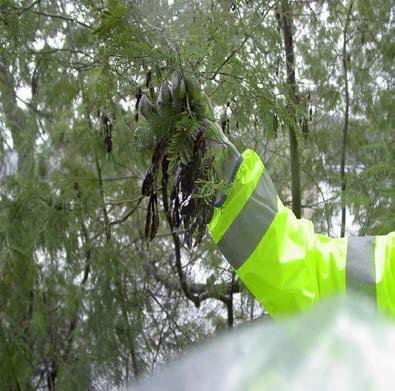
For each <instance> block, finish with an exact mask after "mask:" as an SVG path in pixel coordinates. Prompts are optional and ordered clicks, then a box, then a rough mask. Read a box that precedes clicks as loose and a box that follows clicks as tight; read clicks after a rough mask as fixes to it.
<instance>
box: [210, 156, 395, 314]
mask: <svg viewBox="0 0 395 391" xmlns="http://www.w3.org/2000/svg"><path fill="white" fill-rule="evenodd" d="M232 179H233V182H232V184H231V189H230V191H229V193H228V194H227V196H226V198H225V199H224V200H222V204H221V205H216V208H215V211H214V215H213V218H212V220H211V222H210V224H209V230H210V233H211V236H212V238H213V240H214V242H215V243H216V244H217V245H218V246H219V249H220V250H221V252H222V253H223V255H224V256H225V258H226V259H227V260H228V261H229V263H230V264H231V265H232V266H233V268H234V269H235V270H236V272H237V274H238V276H239V277H240V279H241V280H242V281H243V283H244V284H245V285H246V286H247V288H248V289H249V290H250V291H251V293H252V294H253V295H254V296H255V297H256V298H257V299H258V300H259V301H260V303H261V304H262V305H263V306H264V307H265V309H266V310H267V311H268V312H269V313H270V314H271V315H272V316H273V317H277V316H282V315H287V314H290V313H294V312H298V311H300V310H302V309H304V308H307V307H310V306H311V305H312V304H314V303H315V302H316V301H318V300H320V299H323V298H325V297H330V296H333V295H336V294H344V293H345V292H346V291H348V290H355V291H359V292H362V293H363V294H365V295H368V296H371V297H373V298H374V299H375V300H376V302H377V305H378V306H379V307H380V308H381V309H382V310H383V311H384V312H387V313H390V314H392V315H395V234H394V233H392V234H389V235H387V236H383V237H363V238H362V237H361V238H349V239H348V238H339V239H332V238H329V237H326V236H323V235H319V234H315V233H314V228H313V224H312V223H311V222H310V221H309V220H305V219H296V217H295V216H294V214H293V213H292V211H291V210H290V209H288V208H286V207H284V205H283V204H282V202H281V201H280V199H279V198H278V195H277V192H276V190H275V188H274V186H273V183H272V181H271V179H270V177H269V175H268V174H267V172H266V170H265V167H264V165H263V163H262V161H261V160H260V158H259V157H258V155H257V154H256V153H255V152H254V151H252V150H246V151H245V152H244V153H243V155H242V160H241V162H239V164H237V165H236V167H235V175H234V177H233V178H232Z"/></svg>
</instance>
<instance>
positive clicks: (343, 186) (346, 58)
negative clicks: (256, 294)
mask: <svg viewBox="0 0 395 391" xmlns="http://www.w3.org/2000/svg"><path fill="white" fill-rule="evenodd" d="M352 7H353V1H352V0H351V2H350V5H349V7H348V12H347V16H346V21H345V24H344V29H343V49H342V63H343V77H344V104H345V106H344V125H343V139H342V151H341V164H340V178H341V205H342V217H341V228H340V236H341V237H342V238H343V237H344V235H345V233H346V200H345V196H346V154H347V139H348V122H349V121H348V118H349V111H350V94H349V90H348V64H349V62H350V59H349V54H348V53H347V40H348V37H347V34H348V27H349V24H350V16H351V12H352Z"/></svg>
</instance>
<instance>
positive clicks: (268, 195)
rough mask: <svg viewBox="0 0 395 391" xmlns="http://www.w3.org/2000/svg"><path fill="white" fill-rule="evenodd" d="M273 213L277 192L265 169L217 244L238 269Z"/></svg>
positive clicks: (270, 220) (269, 221)
mask: <svg viewBox="0 0 395 391" xmlns="http://www.w3.org/2000/svg"><path fill="white" fill-rule="evenodd" d="M276 213H277V192H276V189H275V188H274V185H273V182H272V180H271V179H270V177H269V175H268V173H267V172H266V170H264V171H263V173H262V175H261V177H260V179H259V182H258V184H257V186H256V188H255V190H254V192H253V193H252V195H251V197H250V198H249V199H248V201H247V202H246V204H245V205H244V207H243V209H242V210H241V211H240V213H239V214H238V215H237V217H236V218H235V220H234V221H233V223H232V225H231V226H230V227H229V228H228V230H227V231H226V232H225V234H224V236H223V237H222V239H221V240H220V241H219V243H218V246H219V249H220V250H221V252H222V254H224V256H225V258H226V259H227V260H228V262H229V263H230V264H231V265H232V266H233V267H234V268H235V269H238V268H239V267H240V266H241V265H242V264H243V263H244V262H245V261H246V260H247V259H248V257H249V256H250V254H251V253H252V252H253V251H254V250H255V248H256V246H257V245H258V243H259V242H260V240H261V239H262V236H263V235H264V234H265V232H266V231H267V229H268V228H269V226H270V224H271V223H272V221H273V219H274V216H275V215H276Z"/></svg>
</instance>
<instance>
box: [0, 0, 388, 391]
mask: <svg viewBox="0 0 395 391" xmlns="http://www.w3.org/2000/svg"><path fill="white" fill-rule="evenodd" d="M284 4H285V5H286V6H287V13H288V12H289V13H290V15H292V20H291V19H290V20H288V23H289V26H290V27H292V31H293V33H294V35H293V43H294V55H295V65H294V66H295V80H296V81H297V86H296V85H295V87H297V88H296V92H297V94H296V95H295V93H294V95H293V98H292V102H291V103H292V104H294V107H290V101H289V80H287V63H286V59H287V57H286V55H285V54H284V49H285V46H284V43H283V42H284V35H283V30H282V29H281V25H280V26H279V23H278V12H279V9H278V7H279V5H281V6H282V5H284ZM349 7H350V2H349V1H342V0H338V1H330V2H329V1H289V2H278V1H268V2H250V1H234V2H231V1H195V2H185V3H179V2H176V3H173V2H171V1H159V0H158V1H157V2H149V4H146V2H140V1H119V0H118V1H117V0H111V1H108V2H102V1H82V2H81V1H78V2H77V1H71V0H58V1H46V0H41V1H33V0H31V1H10V0H5V1H2V2H1V4H0V25H1V29H0V43H1V44H0V104H1V107H0V134H1V146H0V151H1V161H2V166H1V168H0V173H1V174H0V181H1V182H0V183H1V187H0V216H1V217H0V218H1V222H2V225H1V228H0V242H1V247H0V326H1V328H0V388H2V389H3V388H4V389H6V390H38V389H47V390H71V389H73V390H86V389H92V390H96V389H105V388H106V387H109V386H111V385H119V384H122V383H124V382H125V381H128V380H130V379H132V378H134V377H137V376H140V375H142V374H143V373H149V372H150V371H152V370H153V369H154V368H156V366H157V365H158V364H159V363H162V362H164V361H166V360H167V359H168V358H169V357H172V356H174V355H176V354H179V353H181V352H183V351H184V349H185V348H186V347H187V346H189V345H191V344H192V343H195V342H196V341H198V340H201V339H203V338H205V337H207V336H208V335H211V334H214V333H216V332H217V331H219V330H222V329H224V328H226V327H227V326H230V327H231V326H233V325H239V324H242V323H244V322H246V321H248V320H249V319H253V318H256V317H262V316H266V315H265V312H264V309H262V308H261V307H260V306H259V305H258V304H257V303H256V302H255V301H254V299H253V298H252V297H251V296H250V295H249V294H248V292H246V290H245V288H244V287H243V286H242V284H241V283H240V282H239V281H237V279H235V275H234V273H233V272H232V270H231V268H230V267H229V266H228V265H227V263H226V262H225V261H224V260H223V259H222V257H221V256H220V254H219V253H218V251H217V250H216V249H215V247H214V245H213V243H212V242H211V241H210V239H209V238H205V239H204V241H203V243H202V245H200V246H199V247H197V248H192V249H189V248H188V247H187V246H186V245H185V244H184V243H183V242H182V241H181V240H180V238H181V235H180V234H181V232H180V231H178V230H174V229H172V227H169V226H168V224H167V223H166V219H165V218H164V209H163V207H164V205H163V204H160V210H161V213H162V217H163V218H161V221H162V223H161V226H160V227H159V233H158V237H157V239H156V240H155V241H153V242H151V243H149V245H148V244H147V243H146V241H145V239H144V216H145V208H146V201H145V200H144V199H143V197H142V196H141V192H140V188H141V182H142V179H143V177H144V174H145V170H146V169H147V167H148V164H149V158H150V153H151V151H150V144H151V142H152V140H151V139H150V134H149V132H147V131H146V127H145V126H144V121H143V119H142V118H139V119H138V121H137V122H136V119H135V116H136V110H135V104H136V95H138V93H139V89H141V90H142V91H143V92H145V93H147V94H148V95H151V96H152V95H153V94H154V93H155V91H156V89H157V88H158V86H159V85H160V83H161V82H162V81H163V80H165V79H167V78H168V77H169V75H170V74H171V73H172V72H173V71H174V70H175V69H183V70H184V71H185V72H187V73H188V74H191V75H193V76H194V77H196V78H198V80H199V81H200V82H201V84H202V86H203V88H204V90H205V92H206V93H207V94H208V95H209V96H210V98H211V100H212V102H213V104H214V106H215V111H216V114H217V115H218V118H221V121H222V123H223V126H224V127H225V130H226V132H227V134H228V136H229V137H230V138H231V140H232V142H234V143H235V145H237V147H238V148H239V149H240V150H243V149H244V148H247V147H248V148H254V149H255V150H256V151H257V152H258V153H259V154H260V155H261V157H262V159H263V160H264V161H265V164H266V166H267V167H268V170H269V172H270V174H271V176H272V177H273V180H274V182H275V184H276V187H277V189H278V191H279V193H280V195H281V197H282V199H283V201H284V202H285V204H287V205H291V203H292V194H294V193H292V190H291V186H290V183H291V176H290V170H289V167H290V158H291V156H290V144H289V134H288V131H289V129H290V126H292V127H293V128H294V136H295V139H296V141H297V142H298V144H299V150H300V157H299V158H300V184H299V185H300V187H301V188H302V189H303V190H304V191H303V197H301V206H302V208H303V211H304V212H306V211H307V210H309V212H310V215H312V219H313V221H314V223H315V226H316V229H317V231H319V232H323V233H327V234H330V235H332V236H335V235H338V233H339V232H340V229H339V227H340V224H339V213H340V211H341V207H342V206H345V207H346V208H347V212H348V215H349V218H348V223H347V226H346V233H360V234H380V233H386V232H388V231H389V230H393V221H394V217H395V216H394V210H395V208H394V199H395V195H394V174H393V159H394V156H393V148H391V142H392V143H393V129H394V118H393V113H392V106H393V88H394V85H393V78H392V72H391V71H392V53H393V45H394V44H393V30H391V27H390V25H389V16H390V7H391V3H390V2H389V1H382V2H379V3H378V4H375V5H374V6H372V5H370V4H369V2H365V1H356V2H355V4H354V5H353V7H352V9H350V8H349ZM287 13H285V14H287ZM280 14H281V12H280ZM280 17H284V10H283V12H282V16H281V15H280ZM346 20H349V22H348V26H347V37H348V38H347V47H346V51H345V52H344V51H342V44H343V42H344V41H343V40H342V39H343V37H342V34H343V32H344V31H345V24H344V23H345V21H346ZM279 27H280V28H279ZM344 54H346V57H347V58H346V64H347V66H348V68H347V72H348V78H347V80H348V86H349V120H348V136H349V137H348V143H347V160H346V163H345V165H344V167H345V174H346V176H347V188H346V190H345V191H344V197H343V202H341V198H342V197H341V184H342V179H341V174H340V173H341V170H340V165H341V144H342V143H341V140H342V132H343V125H344V108H345V98H344V97H345V96H346V95H345V86H346V84H347V83H346V84H345V76H344V68H343V65H342V61H343V59H344ZM291 84H292V83H291ZM294 84H296V83H294ZM16 160H17V161H16ZM15 165H17V170H13V166H15ZM292 167H294V166H293V165H292ZM157 186H158V187H160V186H161V185H160V184H159V183H158V184H157ZM191 298H193V299H192V300H191Z"/></svg>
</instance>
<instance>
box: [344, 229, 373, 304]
mask: <svg viewBox="0 0 395 391" xmlns="http://www.w3.org/2000/svg"><path fill="white" fill-rule="evenodd" d="M374 245H375V237H374V236H365V237H355V238H353V237H350V238H348V244H347V264H346V285H347V290H351V291H353V292H358V293H363V294H364V295H367V296H370V297H372V298H374V299H376V272H375V264H374Z"/></svg>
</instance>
